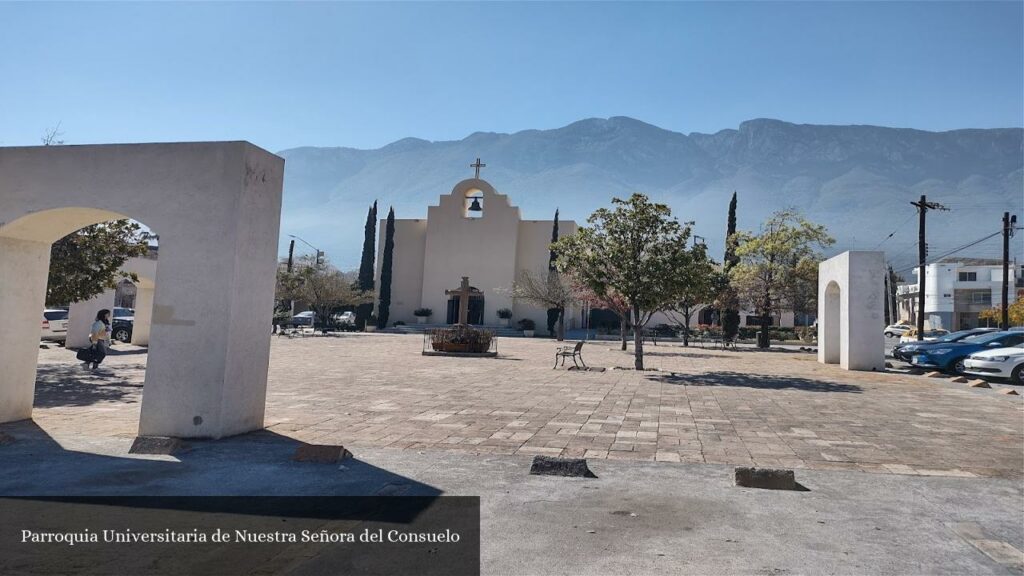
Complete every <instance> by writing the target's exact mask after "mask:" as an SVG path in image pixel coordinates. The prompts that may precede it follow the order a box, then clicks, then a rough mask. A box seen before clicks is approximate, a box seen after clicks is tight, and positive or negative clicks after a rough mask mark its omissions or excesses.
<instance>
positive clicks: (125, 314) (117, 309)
mask: <svg viewBox="0 0 1024 576" xmlns="http://www.w3.org/2000/svg"><path fill="white" fill-rule="evenodd" d="M110 316H111V317H112V318H111V319H112V320H117V319H119V318H120V319H122V320H129V321H132V320H135V308H122V307H121V306H114V309H113V310H111V312H110Z"/></svg>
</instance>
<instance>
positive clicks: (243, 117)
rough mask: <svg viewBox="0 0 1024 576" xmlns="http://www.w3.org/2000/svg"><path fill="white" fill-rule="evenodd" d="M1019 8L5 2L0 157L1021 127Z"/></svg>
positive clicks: (0, 18)
mask: <svg viewBox="0 0 1024 576" xmlns="http://www.w3.org/2000/svg"><path fill="white" fill-rule="evenodd" d="M1022 6H1024V4H1022V3H1021V2H1006V3H978V2H974V3H970V4H958V3H945V2H941V3H940V2H916V3H907V4H902V3H883V2H856V3H815V4H811V3H774V2H763V3H714V4H705V3H658V4H641V3H630V4H611V3H602V4H583V3H573V4H548V3H522V4H495V3H489V4H468V3H415V4H373V5H370V4H353V3H347V4H328V3H311V4H268V3H261V4H242V3H232V4H197V3H175V4H150V3H146V4H125V3H111V4H40V3H17V4H14V3H7V4H0V54H3V56H0V145H25V144H38V143H39V138H40V136H41V135H42V134H43V133H44V132H45V130H46V129H47V128H48V127H52V126H54V125H55V124H56V123H57V122H58V121H60V122H61V126H62V128H61V130H62V131H63V132H64V133H65V136H64V138H65V139H66V140H67V141H68V142H69V143H94V142H144V141H168V140H234V139H245V140H250V141H252V142H254V143H256V144H258V145H260V146H263V147H264V148H267V149H270V150H272V151H276V150H280V149H284V148H289V147H294V146H300V145H320V146H333V145H344V146H355V147H360V148H373V147H378V146H381V145H384V144H386V143H388V142H391V141H394V140H397V139H399V138H402V137H405V136H416V137H421V138H426V139H430V140H446V139H459V138H463V137H465V136H466V135H468V134H470V133H472V132H474V131H499V132H513V131H517V130H522V129H527V128H554V127H558V126H562V125H564V124H567V123H569V122H572V121H574V120H578V119H581V118H586V117H592V116H602V117H605V116H614V115H626V116H632V117H635V118H639V119H641V120H644V121H646V122H650V123H653V124H656V125H659V126H662V127H665V128H669V129H673V130H677V131H681V132H687V133H688V132H692V131H699V132H714V131H717V130H720V129H723V128H730V127H732V128H734V127H736V126H737V125H738V124H739V122H741V121H743V120H746V119H750V118H757V117H772V118H779V119H783V120H788V121H793V122H807V123H829V124H879V125H886V126H906V127H914V128H923V129H929V130H946V129H952V128H963V127H979V128H985V127H1006V126H1022V125H1024V118H1022V116H1024V29H1022V22H1024V11H1022Z"/></svg>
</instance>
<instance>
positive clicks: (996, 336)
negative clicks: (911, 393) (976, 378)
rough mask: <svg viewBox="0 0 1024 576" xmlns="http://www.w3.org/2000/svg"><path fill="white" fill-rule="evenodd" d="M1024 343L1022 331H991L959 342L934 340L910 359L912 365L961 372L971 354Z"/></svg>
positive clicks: (964, 368)
mask: <svg viewBox="0 0 1024 576" xmlns="http://www.w3.org/2000/svg"><path fill="white" fill-rule="evenodd" d="M1021 343H1024V332H1010V331H1007V332H993V333H991V334H985V335H983V336H979V337H977V338H971V339H969V340H961V341H959V342H935V343H932V344H930V345H928V346H922V347H921V348H920V349H918V350H917V351H916V352H915V353H914V355H913V357H912V358H911V360H910V363H911V364H913V365H914V366H918V367H921V368H934V369H937V370H942V371H944V372H952V373H955V374H963V373H964V370H966V369H967V367H966V366H965V364H964V361H966V360H967V357H968V356H970V355H971V354H976V353H978V352H982V351H985V350H993V349H996V348H1006V347H1009V346H1016V345H1018V344H1021Z"/></svg>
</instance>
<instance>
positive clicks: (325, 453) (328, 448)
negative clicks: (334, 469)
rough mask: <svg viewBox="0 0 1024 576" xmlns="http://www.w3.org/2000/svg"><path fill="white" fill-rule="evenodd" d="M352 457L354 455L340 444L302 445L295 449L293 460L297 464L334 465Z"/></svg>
mask: <svg viewBox="0 0 1024 576" xmlns="http://www.w3.org/2000/svg"><path fill="white" fill-rule="evenodd" d="M351 457H352V453H351V452H349V451H348V450H346V449H345V447H344V446H341V445H339V444H300V445H299V446H298V448H296V449H295V454H294V455H293V456H292V460H294V461H296V462H317V463H320V464H333V463H335V462H338V461H339V460H344V459H346V458H351Z"/></svg>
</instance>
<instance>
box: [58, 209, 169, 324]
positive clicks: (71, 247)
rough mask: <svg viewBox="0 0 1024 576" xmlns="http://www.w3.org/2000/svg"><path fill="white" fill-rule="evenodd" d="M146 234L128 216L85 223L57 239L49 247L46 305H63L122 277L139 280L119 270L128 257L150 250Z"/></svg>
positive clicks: (110, 285)
mask: <svg viewBox="0 0 1024 576" xmlns="http://www.w3.org/2000/svg"><path fill="white" fill-rule="evenodd" d="M148 239H149V236H148V235H147V234H145V233H143V232H142V227H141V226H139V224H138V223H136V222H132V221H131V220H114V221H111V222H103V223H101V224H93V225H92V226H86V227H85V228H82V229H81V230H78V231H77V232H72V233H71V234H68V235H67V236H65V237H63V238H61V239H60V240H57V241H56V242H54V243H53V246H52V247H51V248H50V274H49V280H48V281H47V285H46V305H47V306H65V305H68V304H71V303H72V302H79V301H82V300H88V299H89V298H92V297H94V296H97V295H98V294H101V293H103V291H104V290H108V289H111V290H112V289H114V288H116V287H117V283H118V282H119V281H121V280H122V279H129V280H131V281H132V282H138V281H139V278H138V276H137V275H135V274H134V273H124V272H121V271H120V268H121V266H122V265H123V264H124V263H125V261H127V260H128V259H129V258H133V257H136V256H143V255H145V254H146V253H147V252H148V251H149V244H148Z"/></svg>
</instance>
